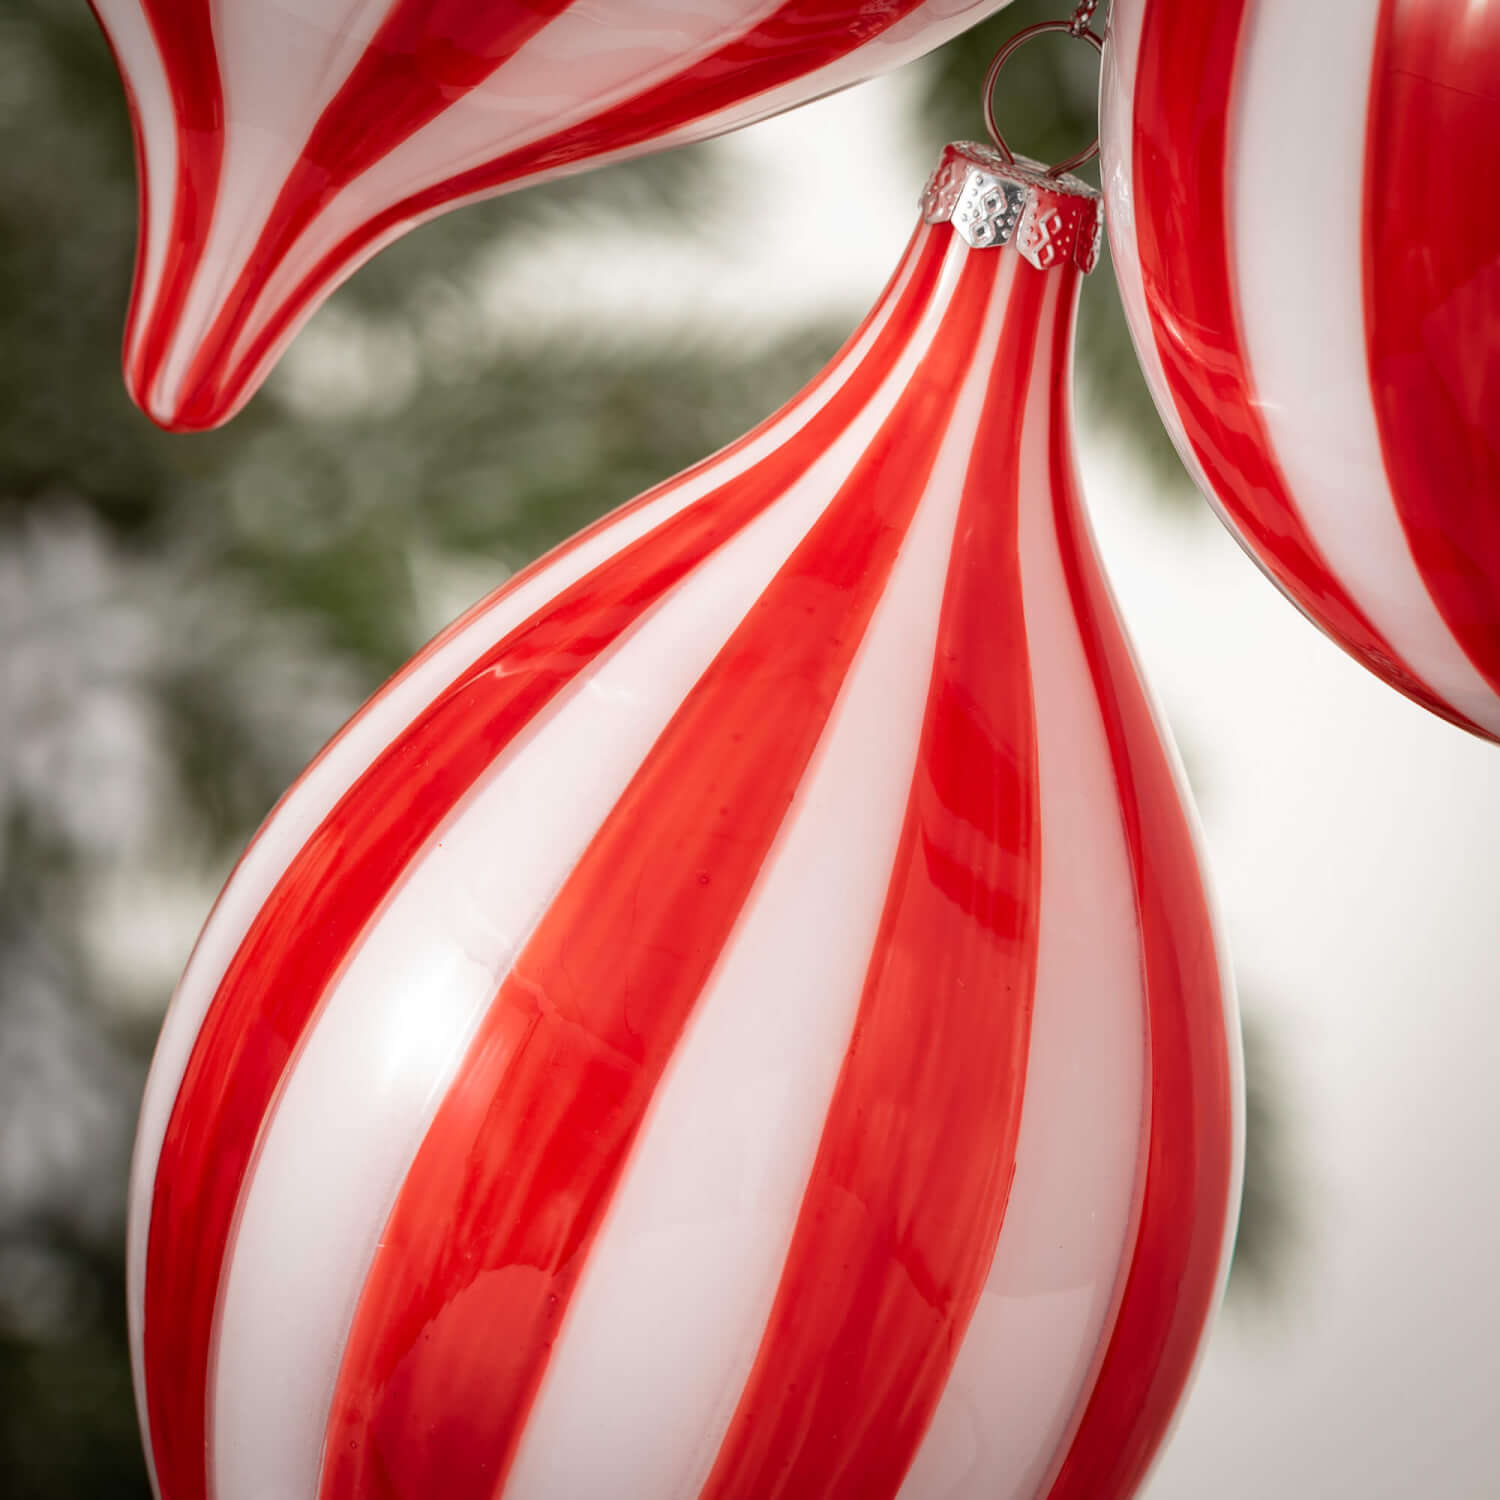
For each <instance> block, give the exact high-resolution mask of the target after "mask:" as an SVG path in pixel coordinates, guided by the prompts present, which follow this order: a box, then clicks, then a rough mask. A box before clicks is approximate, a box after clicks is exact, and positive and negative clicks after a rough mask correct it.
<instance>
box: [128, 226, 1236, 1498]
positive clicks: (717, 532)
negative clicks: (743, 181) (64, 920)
mask: <svg viewBox="0 0 1500 1500" xmlns="http://www.w3.org/2000/svg"><path fill="white" fill-rule="evenodd" d="M1077 283H1078V273H1077V272H1076V271H1075V270H1073V269H1072V268H1071V267H1068V268H1058V269H1054V270H1051V271H1047V272H1041V271H1037V270H1034V269H1033V268H1032V267H1030V266H1029V265H1027V264H1026V263H1025V262H1024V261H1023V260H1022V259H1021V257H1020V256H1019V255H1017V254H1016V253H1014V252H1000V251H980V250H970V249H969V248H968V247H967V246H966V245H965V244H964V243H963V241H962V240H960V239H959V238H957V236H956V235H955V233H954V231H953V230H952V229H951V228H950V227H949V226H948V225H946V224H944V225H939V226H924V227H922V228H920V229H919V230H918V232H917V234H916V236H915V238H914V239H913V241H912V244H911V246H910V248H909V250H908V252H907V255H906V257H905V259H904V261H903V264H902V266H901V267H900V269H899V270H898V273H897V275H896V277H895V278H894V280H893V282H892V283H891V285H890V287H889V288H888V289H887V291H886V293H885V295H884V297H883V298H882V300H881V302H880V303H879V304H878V306H877V307H876V309H875V310H874V312H873V313H872V314H871V316H870V318H869V319H868V320H867V322H866V323H865V324H864V326H863V327H862V328H861V329H860V330H859V331H858V332H857V333H856V334H855V335H854V337H853V339H852V341H851V342H850V344H849V345H848V346H847V347H846V348H845V349H844V351H843V352H842V353H841V354H840V355H839V356H838V357H837V358H836V359H835V360H834V361H833V363H832V364H831V365H830V366H829V368H828V369H827V370H826V371H825V372H824V373H823V374H822V375H821V376H820V377H819V378H818V379H817V380H815V381H814V382H813V383H812V385H810V386H809V387H808V388H807V390H805V391H804V392H803V393H802V394H801V395H799V396H798V397H797V398H796V399H795V400H794V401H792V402H791V403H790V404H789V405H788V406H787V407H786V408H785V409H784V410H782V411H781V412H779V413H778V414H776V415H775V416H773V417H772V418H771V419H769V420H768V421H767V422H766V423H765V424H764V425H763V426H761V427H760V428H758V429H756V430H755V431H754V432H752V433H750V434H749V435H748V436H747V437H745V438H744V439H742V440H741V441H740V442H739V443H737V444H735V445H733V446H732V447H730V448H728V449H725V450H724V451H723V452H721V453H719V454H717V455H715V456H714V457H712V458H710V459H708V460H707V461H705V462H704V463H703V464H701V465H699V466H698V467H697V468H695V469H692V470H689V471H688V472H686V473H684V474H683V475H681V476H679V477H677V478H675V479H673V480H670V481H668V482H667V483H665V484H664V485H662V486H660V487H659V488H658V489H656V490H653V491H651V492H649V493H648V494H646V495H644V496H643V497H641V498H640V499H639V500H637V501H635V502H633V503H632V504H630V505H628V506H626V507H625V508H624V509H622V510H620V511H618V512H616V513H615V514H614V515H612V516H610V517H608V518H606V519H605V520H604V521H603V522H601V523H600V524H599V525H597V526H596V527H594V528H593V529H592V530H590V531H588V532H585V533H583V534H582V535H581V536H579V537H578V538H576V539H574V540H573V541H572V542H571V543H569V544H567V545H565V546H564V547H563V548H562V549H560V550H559V551H557V552H555V553H553V554H552V555H550V556H549V557H547V558H545V559H543V560H542V561H541V562H540V563H538V564H536V565H535V566H534V567H532V568H531V569H529V570H527V571H526V572H525V573H523V574H521V575H519V576H518V577H517V578H516V579H515V580H513V581H512V582H511V583H510V584H508V585H507V586H506V587H505V588H503V589H501V590H500V591H499V592H498V593H497V594H495V595H494V596H493V597H491V598H490V599H488V600H486V601H485V602H483V603H482V604H480V605H479V606H478V607H477V608H476V609H475V610H474V611H472V612H471V613H470V614H469V615H468V616H467V617H466V618H465V619H463V620H461V621H460V622H459V623H458V624H457V625H455V626H454V627H452V628H451V629H450V630H449V631H448V632H447V633H446V634H445V635H444V636H442V637H440V638H439V639H438V640H437V641H436V642H435V643H434V644H433V645H432V646H431V647H429V648H428V650H427V651H426V652H424V653H423V654H422V655H421V656H419V657H418V658H417V659H416V661H414V662H413V664H412V665H411V666H409V667H408V668H407V669H406V670H405V671H404V672H402V673H401V674H400V675H399V676H398V677H397V678H395V679H394V680H393V682H392V683H391V684H390V685H389V686H387V687H386V688H385V689H384V690H383V691H382V692H381V693H379V694H378V695H377V696H376V697H375V698H374V699H373V700H372V701H371V702H370V704H369V705H368V706H367V707H366V708H365V709H364V710H363V711H362V712H361V713H360V714H359V715H358V716H357V717H356V718H355V719H354V720H353V721H352V722H351V723H350V725H349V726H348V727H347V728H346V729H345V730H344V731H343V733H342V734H341V735H340V736H339V737H338V738H337V739H336V740H335V741H334V742H333V743H332V744H331V745H330V747H329V748H328V749H327V750H326V751H325V753H324V754H323V756H322V757H321V758H320V759H319V760H318V761H317V762H315V763H314V765H313V766H312V767H311V768H310V769H309V771H308V772H307V773H306V774H305V775H304V777H303V778H302V780H301V781H299V782H298V783H297V785H296V786H295V787H294V788H293V789H292V790H291V792H289V793H288V795H287V797H286V799H285V800H284V801H283V803H282V804H281V806H280V807H279V808H278V809H277V810H276V811H275V812H274V813H273V814H272V816H271V818H270V819H269V821H268V822H267V824H266V826H265V827H264V829H263V830H262V831H261V833H260V834H259V836H258V837H257V839H256V840H255V842H254V843H253V844H252V846H251V848H250V849H249V851H248V852H247V854H246V856H245V858H244V860H243V862H242V864H241V866H240V868H239V869H238V871H237V872H236V873H235V874H234V876H233V877H232V878H231V880H230V882H229V884H228V886H227V887H226V889H225V891H224V893H223V895H222V897H221V899H220V901H219V903H218V905H217V907H216V908H215V910H214V913H213V915H212V917H211V918H210V921H209V923H208V926H207V928H206V930H205V932H204V934H203V937H202V939H201V940H200V943H199V945H198V948H197V950H196V951H195V953H194V955H193V958H192V960H191V963H190V964H189V967H188V969H187V972H186V974H185V976H184V978H183V980H182V984H181V987H180V989H179V992H178V994H177V996H176V998H175V1000H174V1003H173V1006H172V1008H171V1011H170V1013H169V1016H168V1019H167V1023H166V1027H165V1031H164V1033H163V1037H162V1041H161V1044H160V1048H159V1051H158V1055H157V1059H156V1062H155V1064H154V1067H153V1070H152V1075H151V1079H150V1083H149V1086H148V1090H147V1094H146V1100H145V1107H144V1111H143V1116H142V1125H141V1133H140V1140H139V1144H138V1149H137V1158H136V1170H135V1179H134V1184H133V1191H132V1217H131V1257H130V1295H131V1306H132V1316H133V1334H134V1338H135V1348H134V1353H135V1357H136V1369H137V1377H138V1381H139V1385H140V1395H141V1404H142V1409H143V1412H144V1414H145V1424H146V1429H147V1439H148V1445H149V1447H150V1450H151V1453H152V1458H153V1462H154V1465H155V1472H156V1476H157V1480H158V1485H159V1489H160V1493H161V1495H162V1496H163V1497H164V1500H252V1497H263V1496H265V1495H271V1494H274V1495H277V1496H285V1497H289V1500H292V1497H309V1500H311V1497H314V1496H316V1497H319V1500H346V1497H355V1496H358V1497H372V1496H390V1497H401V1500H417V1497H426V1496H432V1495H443V1496H445V1497H451V1500H488V1497H491V1496H500V1495H503V1496H505V1497H507V1500H522V1497H524V1500H556V1497H558V1496H568V1497H570V1500H587V1497H591V1496H599V1497H605V1496H607V1497H609V1500H621V1497H635V1500H678V1497H680V1500H691V1497H695V1496H698V1497H712V1500H731V1497H734V1500H762V1497H766V1496H780V1497H793V1496H796V1497H807V1500H812V1497H815V1496H816V1497H818V1500H829V1497H838V1500H879V1497H896V1496H900V1497H904V1500H926V1497H939V1496H941V1497H947V1500H955V1497H960V1500H961V1497H969V1496H972V1497H974V1500H981V1497H983V1500H994V1497H996V1496H997V1495H999V1496H1005V1497H1016V1500H1022V1497H1032V1496H1042V1495H1049V1494H1050V1495H1054V1496H1073V1495H1078V1496H1083V1495H1088V1496H1090V1497H1093V1500H1098V1497H1103V1496H1123V1495H1126V1494H1129V1493H1130V1492H1131V1491H1132V1489H1133V1488H1134V1487H1135V1485H1136V1484H1137V1483H1138V1481H1139V1479H1140V1477H1141V1475H1142V1473H1143V1472H1144V1469H1145V1466H1146V1465H1147V1463H1148V1462H1149V1460H1150V1458H1151V1456H1152V1454H1153V1453H1154V1451H1155V1450H1156V1448H1157V1446H1158V1445H1159V1443H1160V1441H1161V1438H1162V1435H1163V1433H1164V1431H1165V1429H1166V1427H1167V1424H1168V1422H1169V1420H1170V1417H1171V1414H1172V1412H1173V1411H1174V1409H1175V1408H1176V1406H1177V1404H1178V1402H1179V1400H1180V1398H1181V1395H1182V1392H1183V1389H1184V1387H1185V1384H1186V1382H1187V1379H1188V1376H1189V1374H1190V1371H1191V1368H1192V1366H1193V1362H1194V1359H1195V1357H1196V1352H1197V1350H1198V1348H1199V1345H1200V1343H1201V1341H1202V1338H1203V1334H1204V1331H1205V1328H1206V1325H1207V1322H1208V1319H1209V1317H1210V1315H1211V1311H1212V1308H1213V1306H1214V1303H1215V1299H1216V1297H1217V1295H1218V1291H1219V1289H1220V1287H1221V1284H1222V1278H1223V1274H1224V1268H1225V1262H1226V1256H1227V1246H1228V1241H1229V1236H1230V1226H1231V1224H1232V1220H1233V1215H1234V1208H1235V1198H1236V1192H1237V1187H1236V1184H1237V1181H1238V1153H1239V1115H1238V1111H1239V1104H1238V1053H1237V1033H1236V1030H1235V1024H1234V1016H1233V998H1232V992H1231V987H1230V983H1229V979H1228V973H1227V968H1226V966H1225V964H1224V962H1223V959H1222V955H1221V953H1220V951H1219V947H1218V942H1217V937H1216V928H1215V924H1214V921H1213V917H1212V913H1211V910H1210V905H1209V899H1208V896H1207V893H1206V888H1205V883H1204V878H1203V874H1202V871H1201V868H1200V862H1199V858H1198V854H1197V850H1196V844H1195V835H1194V832H1193V827H1192V822H1191V815H1190V813H1189V811H1188V808H1187V804H1186V802H1185V800H1184V797H1183V794H1182V791H1181V789H1180V784H1179V779H1178V774H1177V771H1176V768H1175V763H1174V759H1173V755H1172V752H1171V750H1170V748H1169V747H1168V745H1167V743H1166V741H1165V740H1164V738H1163V735H1162V731H1161V730H1160V728H1159V726H1158V724H1157V722H1156V719H1155V717H1154V715H1153V712H1152V709H1151V706H1150V703H1149V700H1148V696H1147V694H1146V691H1145V689H1144V687H1143V685H1142V683H1141V681H1140V678H1139V675H1138V673H1137V670H1136V668H1135V665H1134V663H1133V660H1132V658H1131V654H1130V650H1129V647H1128V645H1127V644H1126V641H1125V638H1124V636H1123V634H1122V632H1121V628H1120V625H1119V622H1118V620H1117V618H1116V615H1115V612H1114V608H1113V605H1112V602H1111V600H1110V597H1109V593H1108V589H1107V586H1106V584H1105V582H1104V580H1103V578H1102V575H1101V573H1100V570H1099V565H1098V562H1097V559H1096V558H1095V555H1094V551H1093V548H1092V544H1091V541H1090V538H1089V535H1088V530H1087V525H1086V522H1085V520H1084V517H1083V513H1082V510H1081V508H1080V502H1079V495H1078V490H1077V483H1076V479H1075V476H1074V471H1073V460H1072V449H1071V441H1072V434H1071V427H1070V421H1071V418H1070V414H1069V393H1068V380H1069V376H1070V370H1069V350H1070V348H1071V337H1072V326H1073V317H1074V310H1075V307H1076V300H1077Z"/></svg>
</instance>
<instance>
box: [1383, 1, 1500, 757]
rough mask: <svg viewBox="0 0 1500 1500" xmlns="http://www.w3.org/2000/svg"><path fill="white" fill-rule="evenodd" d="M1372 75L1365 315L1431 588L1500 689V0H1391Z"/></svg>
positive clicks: (1414, 536)
mask: <svg viewBox="0 0 1500 1500" xmlns="http://www.w3.org/2000/svg"><path fill="white" fill-rule="evenodd" d="M1372 82H1373V87H1372V91H1371V105H1370V147H1369V153H1368V156H1367V158H1366V163H1365V255H1364V275H1365V323H1366V330H1367V337H1368V348H1369V359H1370V376H1371V386H1372V388H1373V392H1374V399H1375V413H1376V418H1377V420H1378V422H1379V426H1380V437H1381V445H1382V448H1383V450H1384V454H1385V463H1386V468H1387V470H1388V472H1389V474H1390V478H1391V491H1392V493H1393V494H1394V496H1395V500H1396V509H1397V511H1398V513H1399V514H1400V516H1401V522H1402V525H1403V526H1404V527H1405V528H1406V536H1407V540H1408V542H1409V543H1410V544H1411V550H1412V555H1413V557H1414V558H1415V560H1416V563H1417V566H1418V568H1419V569H1420V570H1421V573H1422V577H1423V579H1424V581H1425V582H1426V584H1427V587H1428V590H1429V591H1430V592H1431V594H1432V597H1433V601H1434V602H1435V603H1436V605H1437V607H1438V609H1439V611H1440V612H1441V613H1442V616H1443V618H1444V619H1445V620H1446V621H1447V623H1448V627H1449V629H1450V630H1452V632H1453V634H1454V635H1455V636H1456V637H1457V638H1458V640H1459V642H1460V643H1461V645H1462V646H1463V648H1464V651H1465V652H1466V653H1467V655H1468V657H1469V659H1470V660H1471V661H1472V662H1473V663H1474V665H1475V666H1476V667H1477V668H1478V669H1479V671H1480V672H1481V673H1483V675H1484V677H1485V678H1486V679H1487V680H1488V682H1489V683H1490V685H1491V686H1492V687H1494V688H1496V689H1497V690H1500V355H1497V345H1500V197H1497V195H1496V192H1495V183H1496V181H1497V180H1500V133H1497V130H1496V124H1497V122H1500V6H1495V5H1482V6H1478V7H1473V6H1470V7H1467V8H1465V7H1459V8H1458V9H1457V10H1455V8H1454V7H1451V6H1444V5H1434V4H1432V3H1431V0H1420V3H1418V0H1385V3H1384V5H1383V6H1382V8H1381V15H1380V29H1379V32H1378V34H1377V38H1376V46H1375V65H1374V70H1373V78H1372ZM1490 737H1491V738H1494V737H1495V736H1494V735H1491V736H1490Z"/></svg>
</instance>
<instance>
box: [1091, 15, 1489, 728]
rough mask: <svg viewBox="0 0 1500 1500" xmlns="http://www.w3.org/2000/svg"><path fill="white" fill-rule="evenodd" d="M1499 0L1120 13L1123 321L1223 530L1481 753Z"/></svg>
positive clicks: (1116, 201)
mask: <svg viewBox="0 0 1500 1500" xmlns="http://www.w3.org/2000/svg"><path fill="white" fill-rule="evenodd" d="M1497 120H1500V3H1497V0H1477V3H1473V4H1468V5H1464V6H1462V7H1459V8H1457V10H1456V9H1455V7H1453V6H1451V5H1448V4H1444V3H1442V0H1361V3H1359V4H1355V5H1345V6H1323V5H1308V4H1305V3H1303V0H1258V3H1255V4H1250V3H1249V0H1228V3H1218V4H1213V5H1201V4H1198V3H1195V0H1119V3H1118V4H1117V5H1116V7H1115V9H1114V12H1113V19H1112V22H1111V38H1110V44H1109V47H1108V48H1107V56H1106V65H1105V82H1104V110H1103V129H1102V139H1103V155H1104V162H1105V193H1106V198H1107V199H1108V201H1109V207H1110V214H1109V218H1108V222H1109V225H1110V242H1111V246H1112V247H1113V250H1114V253H1115V263H1116V266H1117V268H1118V270H1119V274H1120V278H1121V283H1122V290H1123V292H1124V296H1125V301H1126V307H1127V311H1128V313H1129V315H1130V320H1131V327H1132V332H1133V334H1134V336H1135V340H1136V347H1137V350H1138V352H1139V353H1140V356H1141V361H1142V364H1143V366H1144V367H1145V369H1146V372H1147V376H1148V379H1149V380H1150V383H1151V385H1152V389H1153V392H1154V394H1155V396H1156V399H1157V404H1158V407H1159V408H1160V410H1161V412H1162V415H1163V418H1164V420H1165V421H1166V423H1167V426H1168V428H1169V430H1170V431H1171V432H1172V434H1173V437H1174V439H1175V440H1176V442H1177V446H1178V449H1179V451H1180V452H1181V453H1182V455H1183V457H1184V459H1185V460H1186V462H1187V463H1188V465H1189V467H1190V469H1191V470H1192V471H1193V473H1194V474H1195V476H1196V478H1197V479H1198V482H1199V484H1200V485H1201V486H1202V487H1203V489H1204V491H1205V493H1207V494H1208V495H1209V497H1210V498H1211V499H1212V500H1213V501H1214V503H1215V504H1216V506H1217V507H1218V509H1219V511H1220V514H1221V515H1222V516H1223V518H1224V520H1225V521H1226V523H1227V524H1228V525H1229V526H1230V528H1231V530H1233V531H1234V533H1235V535H1236V536H1237V537H1238V538H1239V539H1240V541H1241V542H1242V543H1243V544H1244V545H1245V547H1246V548H1247V550H1248V551H1249V552H1250V553H1251V555H1252V556H1254V557H1255V559H1256V560H1257V561H1258V562H1259V563H1260V564H1261V566H1262V567H1263V568H1264V569H1265V571H1266V572H1267V573H1268V574H1269V575H1270V577H1271V578H1273V579H1274V580H1275V582H1276V583H1277V584H1278V585H1279V586H1280V587H1281V588H1282V589H1283V590H1284V591H1285V592H1286V593H1287V594H1288V596H1289V597H1290V598H1291V599H1292V600H1293V601H1294V602H1295V603H1296V604H1297V605H1298V606H1299V607H1300V608H1301V609H1302V610H1303V611H1304V612H1305V613H1306V614H1307V615H1308V616H1309V617H1310V618H1311V619H1312V620H1313V621H1314V622H1315V623H1317V624H1318V625H1320V626H1321V627H1322V628H1323V629H1324V630H1325V631H1327V633H1328V634H1329V635H1330V636H1332V637H1333V638H1334V640H1336V641H1337V642H1338V643H1339V644H1340V645H1342V646H1343V647H1344V648H1345V649H1346V650H1348V651H1349V652H1351V653H1352V654H1353V655H1354V656H1355V657H1356V658H1358V659H1359V660H1360V661H1362V662H1363V663H1364V664H1365V665H1366V666H1368V667H1370V668H1371V670H1373V671H1375V672H1377V673H1378V674H1379V675H1380V676H1381V677H1383V678H1384V679H1385V680H1386V681H1387V682H1389V683H1391V684H1392V685H1393V686H1395V687H1397V688H1399V689H1400V690H1401V691H1403V692H1405V693H1407V694H1408V695H1409V696H1411V697H1412V698H1414V699H1416V700H1417V701H1418V702H1420V703H1422V704H1424V705H1426V706H1427V707H1428V708H1430V709H1432V710H1433V711H1435V712H1437V713H1439V714H1442V715H1443V716H1444V717H1445V718H1448V719H1451V720H1452V721H1453V722H1455V723H1458V724H1461V725H1463V726H1464V727H1465V728H1467V729H1470V730H1473V731H1474V732H1476V733H1478V734H1482V735H1485V736H1487V737H1489V738H1492V739H1500V336H1497V334H1500V199H1497V197H1496V195H1495V194H1494V193H1493V192H1492V191H1491V190H1490V188H1489V186H1488V184H1490V183H1492V182H1493V181H1494V180H1495V179H1496V176H1497V174H1500V132H1497V131H1496V128H1495V126H1496V122H1497Z"/></svg>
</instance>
